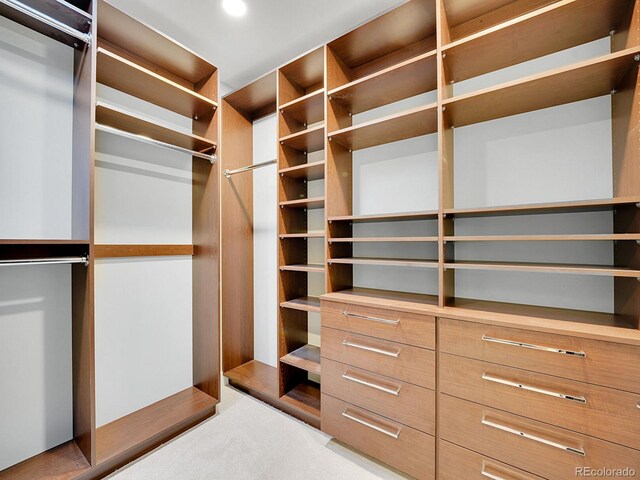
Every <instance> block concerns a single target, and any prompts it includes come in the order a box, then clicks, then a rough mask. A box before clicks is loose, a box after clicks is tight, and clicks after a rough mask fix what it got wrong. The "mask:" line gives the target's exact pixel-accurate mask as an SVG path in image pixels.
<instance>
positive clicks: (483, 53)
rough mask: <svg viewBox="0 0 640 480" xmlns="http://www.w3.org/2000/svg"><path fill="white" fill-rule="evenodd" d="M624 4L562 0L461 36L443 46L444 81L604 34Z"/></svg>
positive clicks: (612, 26)
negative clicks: (446, 73)
mask: <svg viewBox="0 0 640 480" xmlns="http://www.w3.org/2000/svg"><path fill="white" fill-rule="evenodd" d="M627 6H628V0H562V1H558V2H555V3H552V4H551V5H546V6H544V7H542V8H539V9H537V10H534V11H532V12H529V13H526V14H525V15H521V16H519V17H517V18H514V19H511V20H509V21H506V22H503V23H501V24H499V25H495V26H492V27H490V28H487V29H486V30H482V31H480V32H477V33H474V34H472V35H469V36H467V37H464V38H461V39H459V40H457V41H454V42H452V43H450V44H448V45H445V46H444V47H443V53H444V54H446V57H445V64H446V66H447V71H448V72H449V73H450V78H449V79H448V80H450V81H456V82H460V81H463V80H466V79H468V78H472V77H475V76H478V75H482V74H484V73H487V72H491V71H495V70H499V69H501V68H504V67H508V66H510V65H515V64H518V63H521V62H524V61H527V60H531V59H534V58H538V57H542V56H544V55H547V54H550V53H553V52H557V51H560V50H564V49H567V48H571V47H573V46H577V45H580V44H584V43H588V42H590V41H593V40H597V39H600V38H604V37H607V36H608V35H609V32H610V31H612V30H616V29H617V27H618V23H619V21H620V20H621V17H622V14H623V13H624V12H625V10H626V7H627ZM514 38H517V39H518V41H513V39H514Z"/></svg>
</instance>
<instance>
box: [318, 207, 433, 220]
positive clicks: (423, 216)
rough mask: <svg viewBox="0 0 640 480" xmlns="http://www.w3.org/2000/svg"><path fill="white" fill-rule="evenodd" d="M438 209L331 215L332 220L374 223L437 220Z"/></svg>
mask: <svg viewBox="0 0 640 480" xmlns="http://www.w3.org/2000/svg"><path fill="white" fill-rule="evenodd" d="M437 218H438V211H437V210H429V211H423V212H402V213H379V214H372V215H343V216H339V217H329V218H327V220H328V221H329V223H331V222H352V223H373V222H405V221H408V220H436V219H437Z"/></svg>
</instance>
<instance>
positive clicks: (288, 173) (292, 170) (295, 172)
mask: <svg viewBox="0 0 640 480" xmlns="http://www.w3.org/2000/svg"><path fill="white" fill-rule="evenodd" d="M324 166H325V162H324V160H319V161H317V162H311V163H303V164H302V165H296V166H295V167H288V168H283V169H281V170H280V172H279V173H280V176H282V177H288V178H295V179H301V180H306V181H312V180H320V179H322V178H324Z"/></svg>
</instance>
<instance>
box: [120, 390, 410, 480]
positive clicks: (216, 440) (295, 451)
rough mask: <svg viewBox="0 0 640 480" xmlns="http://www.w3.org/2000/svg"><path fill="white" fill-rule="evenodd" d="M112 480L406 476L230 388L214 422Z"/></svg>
mask: <svg viewBox="0 0 640 480" xmlns="http://www.w3.org/2000/svg"><path fill="white" fill-rule="evenodd" d="M108 478H109V479H111V480H165V479H166V480H177V479H179V480H192V479H193V480H200V479H202V480H204V479H206V480H216V479H220V480H235V479H241V480H253V479H273V480H276V479H277V480H288V479H291V480H293V479H295V480H298V479H301V478H304V479H305V480H316V479H317V480H326V479H330V480H339V479H345V480H346V479H349V480H376V479H384V480H391V479H394V480H398V479H403V478H405V477H403V476H401V475H400V474H398V473H396V472H393V471H391V470H389V469H387V468H385V467H384V466H382V465H381V464H379V463H377V462H374V461H373V460H371V459H369V458H367V457H363V456H361V455H359V454H357V453H355V452H354V451H352V450H350V449H347V448H345V447H344V446H342V445H340V444H338V443H336V442H335V441H333V440H331V439H330V438H329V437H327V436H326V435H324V434H323V433H321V432H319V431H318V430H316V429H314V428H311V427H309V426H308V425H305V424H304V423H302V422H299V421H297V420H295V419H293V418H291V417H289V416H288V415H285V414H283V413H281V412H279V411H277V410H275V409H273V408H271V407H269V406H267V405H265V404H264V403H262V402H259V401H257V400H255V399H253V398H252V397H250V396H247V395H244V394H243V393H240V392H238V391H236V390H234V389H232V388H229V387H226V386H225V387H223V389H222V402H221V403H220V405H219V406H218V413H217V415H216V416H215V417H213V418H211V419H209V420H207V421H206V422H204V423H202V424H200V425H198V426H197V427H195V428H193V429H192V430H190V431H188V432H186V433H184V434H183V435H181V436H180V437H178V438H176V439H175V440H173V441H171V442H170V443H167V444H166V445H164V446H162V447H160V448H158V449H157V450H155V451H153V452H151V453H149V454H148V455H146V456H145V457H143V458H141V459H140V460H138V461H137V462H135V463H132V464H130V465H128V466H127V467H125V468H123V469H121V470H119V471H117V472H116V473H114V474H113V475H112V476H110V477H108Z"/></svg>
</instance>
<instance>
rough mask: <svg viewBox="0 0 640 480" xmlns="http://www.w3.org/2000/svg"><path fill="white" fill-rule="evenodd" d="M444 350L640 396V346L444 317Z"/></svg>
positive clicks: (442, 347) (441, 346)
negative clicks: (639, 394) (639, 366)
mask: <svg viewBox="0 0 640 480" xmlns="http://www.w3.org/2000/svg"><path fill="white" fill-rule="evenodd" d="M439 322H440V351H441V352H446V353H452V354H455V355H461V356H463V357H470V358H477V359H478V360H484V361H487V362H493V363H499V364H501V365H508V366H512V367H518V368H523V369H525V370H533V371H535V372H540V373H547V374H549V375H556V376H558V377H564V378H570V379H573V380H578V381H580V382H587V383H593V384H596V385H604V386H607V387H612V388H618V389H620V390H626V391H630V392H636V393H640V368H638V365H640V348H639V347H634V346H631V345H623V344H617V343H610V342H601V341H598V340H588V339H583V338H578V337H569V336H565V335H553V334H548V333H539V332H534V331H530V330H521V329H516V328H506V327H496V326H493V325H485V324H481V323H474V322H466V321H459V320H451V319H447V318H441V319H439Z"/></svg>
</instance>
